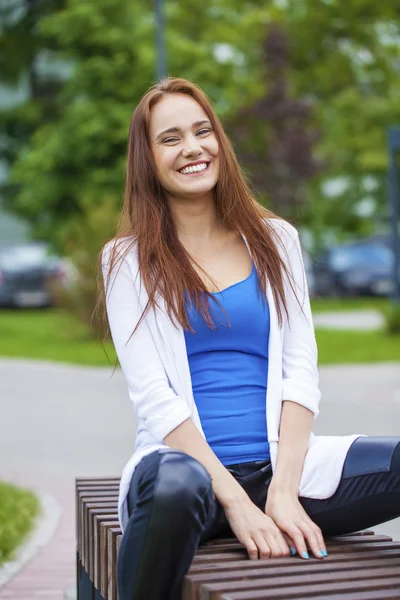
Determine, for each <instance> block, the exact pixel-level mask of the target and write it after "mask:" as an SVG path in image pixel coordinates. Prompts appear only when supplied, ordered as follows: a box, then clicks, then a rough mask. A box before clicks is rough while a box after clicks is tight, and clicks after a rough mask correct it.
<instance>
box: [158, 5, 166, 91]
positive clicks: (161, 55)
mask: <svg viewBox="0 0 400 600" xmlns="http://www.w3.org/2000/svg"><path fill="white" fill-rule="evenodd" d="M163 9H164V6H163V0H156V46H157V81H160V79H162V78H163V77H165V76H166V74H167V67H166V59H165V44H164V10H163Z"/></svg>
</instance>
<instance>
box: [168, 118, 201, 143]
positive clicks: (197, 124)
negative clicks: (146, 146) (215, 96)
mask: <svg viewBox="0 0 400 600" xmlns="http://www.w3.org/2000/svg"><path fill="white" fill-rule="evenodd" d="M205 123H209V124H210V125H211V121H209V120H208V119H205V120H202V121H195V122H194V123H193V124H192V128H194V127H199V126H200V125H204V124H205ZM176 131H181V128H180V127H169V128H168V129H164V131H161V133H159V134H158V135H157V137H156V140H159V139H160V138H161V137H162V136H163V135H164V134H166V133H173V132H176Z"/></svg>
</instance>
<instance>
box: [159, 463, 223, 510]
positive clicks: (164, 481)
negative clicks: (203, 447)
mask: <svg viewBox="0 0 400 600" xmlns="http://www.w3.org/2000/svg"><path fill="white" fill-rule="evenodd" d="M211 489H212V488H211V477H210V474H209V473H208V471H207V469H206V468H205V467H204V466H203V465H202V464H201V463H200V462H199V461H198V460H196V459H195V458H193V457H192V456H189V455H187V454H184V453H182V452H166V453H164V454H161V459H160V464H159V469H158V475H157V480H156V484H155V487H154V492H153V494H154V497H155V499H157V501H158V502H161V503H162V504H169V505H173V506H176V507H177V506H179V507H183V506H187V505H188V504H190V503H192V502H195V501H196V500H198V501H199V502H202V501H203V500H205V499H206V497H207V496H208V495H210V493H211Z"/></svg>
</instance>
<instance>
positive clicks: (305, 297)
mask: <svg viewBox="0 0 400 600" xmlns="http://www.w3.org/2000/svg"><path fill="white" fill-rule="evenodd" d="M289 230H290V231H291V234H292V235H291V236H290V237H291V239H292V242H289V243H288V259H289V260H288V263H287V266H288V267H289V272H290V273H291V275H292V278H291V279H290V281H291V282H292V285H293V288H294V291H293V289H292V287H291V286H290V283H289V281H288V280H286V281H285V297H286V301H287V307H288V312H289V323H288V322H287V321H286V320H285V322H284V333H283V346H282V379H283V386H282V411H281V420H280V429H279V444H278V453H277V460H276V465H275V469H274V474H273V476H272V480H271V483H270V486H269V488H268V497H267V502H266V506H265V513H266V514H267V515H268V516H270V517H271V518H272V519H273V520H274V521H275V523H276V524H277V525H278V527H279V529H280V530H281V531H282V532H284V533H285V536H287V537H286V539H287V541H288V542H289V543H292V545H294V546H295V547H296V548H297V551H298V552H299V554H301V555H302V556H304V557H305V558H308V554H307V552H306V541H307V542H308V544H309V546H310V548H311V550H312V551H313V553H314V555H315V556H316V557H318V558H320V557H321V556H322V555H321V554H320V552H321V551H324V550H325V543H324V539H323V536H322V532H321V530H320V528H319V527H318V526H317V525H316V524H315V523H313V521H312V520H311V519H310V517H309V516H308V515H307V513H306V512H305V510H304V509H303V507H302V505H301V504H300V502H299V499H298V495H299V484H300V480H301V475H302V472H303V466H304V460H305V457H306V454H307V449H308V444H309V439H310V433H311V427H312V424H313V421H314V418H315V417H316V416H317V415H318V404H319V400H320V397H321V393H320V390H319V387H318V381H319V378H318V369H317V360H318V352H317V344H316V340H315V333H314V325H313V320H312V314H311V307H310V299H309V294H308V286H307V280H306V274H305V269H304V264H303V258H302V254H301V247H300V241H299V237H298V233H297V231H296V230H295V228H294V227H292V226H289ZM294 292H296V294H297V297H298V299H299V302H300V305H299V303H298V302H297V300H296V298H295V295H294Z"/></svg>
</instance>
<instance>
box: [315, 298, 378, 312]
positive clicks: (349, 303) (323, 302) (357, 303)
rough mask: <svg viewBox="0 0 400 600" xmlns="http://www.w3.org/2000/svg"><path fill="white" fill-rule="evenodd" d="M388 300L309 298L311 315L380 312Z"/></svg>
mask: <svg viewBox="0 0 400 600" xmlns="http://www.w3.org/2000/svg"><path fill="white" fill-rule="evenodd" d="M389 302H390V300H389V299H388V298H381V297H367V296H365V297H363V296H362V297H359V298H346V299H343V298H311V309H312V312H313V313H318V312H331V311H332V312H342V311H345V310H346V311H347V310H380V309H383V308H384V307H385V306H387V305H388V304H389Z"/></svg>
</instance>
